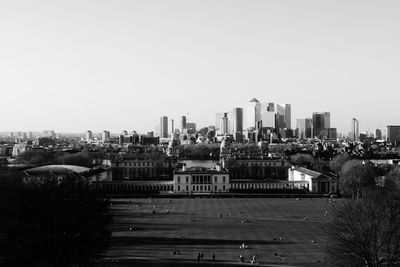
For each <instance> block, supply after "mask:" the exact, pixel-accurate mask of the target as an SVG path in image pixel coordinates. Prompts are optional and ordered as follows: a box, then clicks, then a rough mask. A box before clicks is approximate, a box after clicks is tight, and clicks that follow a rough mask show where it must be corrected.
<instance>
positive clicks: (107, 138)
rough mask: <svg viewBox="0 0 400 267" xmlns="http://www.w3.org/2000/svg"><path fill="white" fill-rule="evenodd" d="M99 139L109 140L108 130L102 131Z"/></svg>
mask: <svg viewBox="0 0 400 267" xmlns="http://www.w3.org/2000/svg"><path fill="white" fill-rule="evenodd" d="M101 140H103V142H108V141H110V132H109V131H103V133H102V134H101Z"/></svg>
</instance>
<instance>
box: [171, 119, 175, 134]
mask: <svg viewBox="0 0 400 267" xmlns="http://www.w3.org/2000/svg"><path fill="white" fill-rule="evenodd" d="M174 132H175V128H174V119H171V133H172V134H174Z"/></svg>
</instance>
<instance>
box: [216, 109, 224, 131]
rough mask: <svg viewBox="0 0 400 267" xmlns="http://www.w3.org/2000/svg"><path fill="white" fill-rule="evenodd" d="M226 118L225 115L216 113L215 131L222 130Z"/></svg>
mask: <svg viewBox="0 0 400 267" xmlns="http://www.w3.org/2000/svg"><path fill="white" fill-rule="evenodd" d="M223 117H224V113H216V114H215V130H216V131H218V130H220V127H221V120H222V118H223Z"/></svg>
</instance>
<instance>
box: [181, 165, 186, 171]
mask: <svg viewBox="0 0 400 267" xmlns="http://www.w3.org/2000/svg"><path fill="white" fill-rule="evenodd" d="M182 171H183V172H185V171H186V164H183V165H182Z"/></svg>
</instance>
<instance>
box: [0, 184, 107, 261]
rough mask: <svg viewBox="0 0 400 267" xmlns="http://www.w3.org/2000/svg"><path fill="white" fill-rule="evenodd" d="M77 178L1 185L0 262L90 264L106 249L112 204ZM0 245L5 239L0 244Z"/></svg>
mask: <svg viewBox="0 0 400 267" xmlns="http://www.w3.org/2000/svg"><path fill="white" fill-rule="evenodd" d="M76 178H77V177H72V176H71V177H68V178H67V179H66V180H65V181H64V182H63V183H62V184H60V185H59V186H57V185H55V184H53V183H48V184H44V185H42V186H40V187H38V188H36V187H35V188H33V187H27V186H24V185H22V184H19V183H16V182H15V181H13V182H12V183H2V184H1V189H2V192H3V191H4V190H6V192H10V193H8V194H0V204H1V207H2V216H1V219H0V232H1V233H0V236H2V235H3V234H4V236H5V237H6V246H0V247H1V250H0V253H1V255H0V258H1V257H2V258H3V263H4V264H5V265H6V266H56V267H58V266H60V267H67V266H86V265H87V264H88V262H89V261H90V260H91V259H93V258H95V257H97V256H98V255H99V254H100V253H101V252H102V251H104V249H106V247H107V246H108V241H109V238H110V233H109V231H107V230H106V229H105V227H106V226H107V225H108V223H109V222H110V220H111V215H110V213H109V202H108V201H107V200H106V199H105V198H104V196H102V195H101V194H99V193H97V192H95V191H93V190H91V188H90V187H89V185H88V184H87V183H83V182H79V181H78V180H77V179H76ZM0 241H1V240H0Z"/></svg>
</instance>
